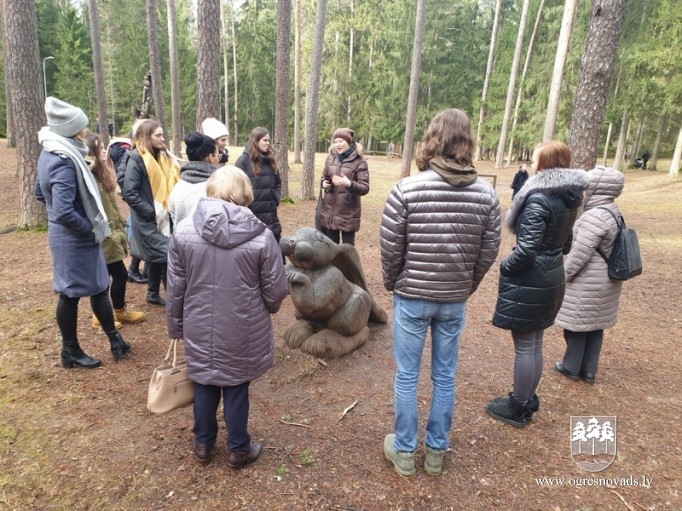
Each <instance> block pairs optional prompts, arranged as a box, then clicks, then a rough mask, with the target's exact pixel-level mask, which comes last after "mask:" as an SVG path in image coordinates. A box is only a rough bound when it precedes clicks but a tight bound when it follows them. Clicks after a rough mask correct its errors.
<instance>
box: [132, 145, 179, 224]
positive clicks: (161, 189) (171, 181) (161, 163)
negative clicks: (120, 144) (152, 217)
mask: <svg viewBox="0 0 682 511" xmlns="http://www.w3.org/2000/svg"><path fill="white" fill-rule="evenodd" d="M138 152H139V154H140V157H141V158H142V161H143V162H144V166H145V168H146V169H147V177H148V178H149V184H150V185H151V188H152V197H153V198H154V211H155V213H156V228H157V229H158V230H159V232H161V234H163V235H164V236H166V237H170V234H171V232H170V213H169V211H168V197H170V193H171V190H173V186H175V183H177V182H178V164H177V163H175V162H174V161H173V160H171V158H170V157H169V156H168V154H167V153H166V152H165V151H161V152H160V153H159V157H158V160H157V159H156V158H154V155H153V154H152V153H149V152H147V151H141V150H138Z"/></svg>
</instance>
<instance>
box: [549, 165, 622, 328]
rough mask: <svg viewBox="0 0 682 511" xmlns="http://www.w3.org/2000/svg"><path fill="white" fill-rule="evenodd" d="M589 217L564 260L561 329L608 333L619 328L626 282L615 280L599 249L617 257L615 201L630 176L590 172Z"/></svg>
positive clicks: (578, 226)
mask: <svg viewBox="0 0 682 511" xmlns="http://www.w3.org/2000/svg"><path fill="white" fill-rule="evenodd" d="M588 177H589V180H590V183H589V185H588V188H587V190H586V192H585V201H584V209H585V211H584V213H583V214H582V215H581V216H580V218H578V220H577V221H576V223H575V225H574V227H573V244H572V245H571V251H570V252H569V253H568V255H567V256H566V258H565V259H564V272H565V275H566V293H565V294H564V300H563V303H562V304H561V309H560V310H559V314H558V315H557V318H556V321H555V324H556V325H557V326H559V327H561V328H564V329H566V330H571V331H573V332H592V331H594V330H604V329H606V328H611V327H612V326H613V325H615V324H616V320H617V316H618V301H619V299H620V292H621V289H622V285H623V283H622V282H621V281H617V280H611V279H610V278H609V276H608V267H607V264H606V261H604V258H603V257H602V256H601V255H599V253H598V252H597V247H599V248H601V250H602V251H603V252H604V253H605V254H606V256H607V257H608V256H610V255H611V250H612V248H613V242H614V240H615V238H616V235H617V234H618V226H617V225H616V222H615V220H614V219H613V217H612V216H611V214H610V213H609V212H608V211H605V210H604V209H601V208H600V206H602V207H607V208H608V209H610V210H611V211H612V212H613V213H614V214H615V215H616V217H618V216H619V215H620V210H619V209H618V206H617V205H616V203H615V202H614V199H615V198H616V197H618V196H619V195H620V194H621V192H622V191H623V186H624V184H625V176H623V173H622V172H620V171H618V170H616V169H612V168H607V167H597V168H595V169H594V170H591V171H590V172H589V173H588Z"/></svg>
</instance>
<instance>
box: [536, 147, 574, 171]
mask: <svg viewBox="0 0 682 511" xmlns="http://www.w3.org/2000/svg"><path fill="white" fill-rule="evenodd" d="M533 156H534V157H535V160H536V161H535V170H536V171H537V172H539V171H541V170H546V169H567V168H570V166H571V150H570V149H569V148H568V146H567V145H566V144H564V143H563V142H559V141H558V140H550V141H549V142H543V143H541V144H538V145H537V146H535V151H534V153H533Z"/></svg>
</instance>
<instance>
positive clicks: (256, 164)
mask: <svg viewBox="0 0 682 511" xmlns="http://www.w3.org/2000/svg"><path fill="white" fill-rule="evenodd" d="M269 134H270V132H269V131H268V130H266V129H265V128H261V127H260V126H258V127H256V128H253V129H252V130H251V135H249V141H248V142H247V147H248V148H249V158H250V159H251V166H252V167H253V175H254V176H260V170H261V167H262V165H263V156H267V157H269V158H270V167H272V171H273V172H274V173H275V174H279V165H277V159H276V158H275V152H274V151H273V150H272V146H270V147H268V152H267V153H262V152H261V150H260V149H259V148H258V142H260V141H261V139H262V138H263V137H264V136H265V135H269Z"/></svg>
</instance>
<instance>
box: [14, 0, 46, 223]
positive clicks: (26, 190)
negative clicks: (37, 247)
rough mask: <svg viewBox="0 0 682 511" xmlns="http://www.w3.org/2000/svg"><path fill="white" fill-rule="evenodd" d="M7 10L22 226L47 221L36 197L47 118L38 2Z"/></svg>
mask: <svg viewBox="0 0 682 511" xmlns="http://www.w3.org/2000/svg"><path fill="white" fill-rule="evenodd" d="M5 7H6V11H5V15H6V16H5V34H4V35H5V41H4V44H5V45H6V47H7V54H8V55H9V57H10V58H9V60H7V61H6V62H5V63H4V64H5V66H7V67H8V68H9V73H8V74H9V88H10V90H11V91H12V96H11V98H10V100H11V102H12V104H11V108H12V112H13V114H14V115H13V118H12V121H13V124H12V131H13V132H15V133H24V134H26V135H25V136H21V137H17V146H16V147H17V172H18V175H19V179H20V187H21V190H20V197H21V217H20V219H19V225H18V227H19V228H20V229H33V228H35V227H36V226H41V225H42V226H45V225H47V215H46V213H45V206H44V205H43V204H42V203H41V202H38V201H37V200H36V199H35V196H34V191H35V182H36V174H37V167H38V156H39V155H40V145H39V144H38V138H37V136H36V134H37V133H38V131H39V130H40V128H41V125H42V124H43V123H44V122H45V113H44V112H43V108H42V104H43V101H42V97H43V91H42V83H43V81H42V80H41V76H40V54H39V51H38V30H37V15H36V5H35V2H34V1H33V0H11V1H10V2H7V5H6V6H5Z"/></svg>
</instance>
